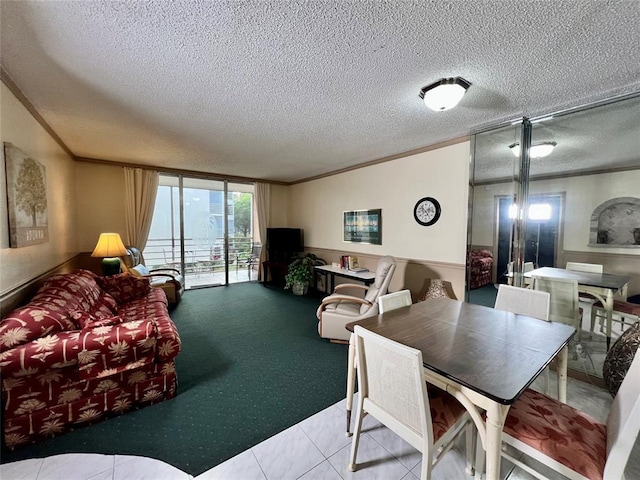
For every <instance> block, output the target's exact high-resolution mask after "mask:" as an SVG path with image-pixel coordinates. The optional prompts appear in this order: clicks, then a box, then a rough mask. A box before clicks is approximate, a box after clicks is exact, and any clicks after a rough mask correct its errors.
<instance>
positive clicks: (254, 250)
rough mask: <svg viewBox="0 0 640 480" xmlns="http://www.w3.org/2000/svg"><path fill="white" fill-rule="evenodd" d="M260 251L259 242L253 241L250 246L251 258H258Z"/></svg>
mask: <svg viewBox="0 0 640 480" xmlns="http://www.w3.org/2000/svg"><path fill="white" fill-rule="evenodd" d="M261 252H262V245H261V244H259V243H254V244H253V246H252V247H251V256H252V257H253V258H260V253H261Z"/></svg>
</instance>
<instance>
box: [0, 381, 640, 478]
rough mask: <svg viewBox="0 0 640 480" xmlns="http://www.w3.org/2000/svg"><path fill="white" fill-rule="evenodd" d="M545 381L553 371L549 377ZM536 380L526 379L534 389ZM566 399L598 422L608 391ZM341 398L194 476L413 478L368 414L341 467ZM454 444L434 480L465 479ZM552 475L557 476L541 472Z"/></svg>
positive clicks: (159, 465)
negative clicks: (353, 459) (351, 463)
mask: <svg viewBox="0 0 640 480" xmlns="http://www.w3.org/2000/svg"><path fill="white" fill-rule="evenodd" d="M552 379H553V374H552ZM541 384H542V383H541V381H540V382H538V381H537V382H536V384H534V387H535V388H539V386H541ZM567 396H568V400H569V403H570V404H572V405H573V406H575V407H577V408H579V409H581V410H583V411H585V412H587V413H589V414H590V415H592V416H594V417H595V418H597V419H599V420H601V421H604V420H605V419H606V413H607V412H608V410H609V406H610V405H611V397H610V395H609V394H608V393H607V392H605V391H603V390H602V389H600V388H598V387H595V386H593V385H590V384H587V383H583V382H579V381H577V380H574V379H571V378H570V379H569V385H568V394H567ZM344 405H345V402H344V400H342V401H340V402H338V403H336V404H335V405H332V406H330V407H328V408H326V409H325V410H323V411H321V412H319V413H317V414H316V415H313V416H312V417H309V418H307V419H306V420H303V421H302V422H300V423H299V424H297V425H294V426H292V427H290V428H288V429H287V430H284V431H283V432H280V433H279V434H277V435H275V436H273V437H271V438H269V439H267V440H265V441H264V442H262V443H260V444H258V445H256V446H254V447H252V448H250V449H249V450H246V451H244V452H242V453H241V454H239V455H237V456H235V457H233V458H231V459H229V460H227V461H226V462H224V463H221V464H220V465H218V466H216V467H214V468H212V469H211V470H208V471H207V472H204V473H203V474H201V475H199V476H197V477H195V478H196V479H197V480H287V479H300V480H342V479H358V478H359V479H366V480H377V479H380V480H394V479H397V480H400V479H402V480H415V479H417V478H419V475H420V466H421V459H420V455H419V454H418V452H417V451H416V450H414V449H413V448H412V447H411V446H409V445H408V444H407V443H405V442H404V441H402V440H401V439H399V438H398V437H397V436H396V435H394V434H393V433H392V432H390V431H389V430H388V429H387V428H385V427H383V426H382V425H380V424H379V423H378V422H377V421H376V420H375V419H373V418H372V417H370V416H369V417H367V418H366V419H365V422H364V426H365V433H364V434H363V436H362V437H361V442H360V448H359V452H358V464H359V466H360V467H359V470H358V471H357V472H355V473H352V472H350V471H348V469H347V463H348V457H349V448H350V445H351V439H350V438H348V437H346V436H345V431H344V428H345V407H344ZM464 468H465V458H464V455H463V453H462V449H461V448H454V449H452V450H451V451H449V452H448V453H447V454H446V455H445V456H444V457H443V459H442V461H441V462H440V463H439V464H438V465H437V466H436V468H435V469H434V471H433V475H432V478H433V479H434V480H440V479H442V480H452V479H468V478H470V477H468V476H467V475H466V474H465V473H464ZM549 477H550V478H552V479H560V478H564V477H561V476H560V475H557V474H554V473H553V472H551V473H549ZM0 478H2V480H57V479H60V480H62V479H64V480H107V479H110V480H128V479H136V480H142V479H152V480H164V479H167V480H173V479H176V480H181V479H185V480H186V479H191V478H193V477H192V476H191V475H188V474H187V473H184V472H182V471H180V470H178V469H176V468H174V467H172V466H171V465H168V464H166V463H163V462H161V461H159V460H153V459H150V458H144V457H131V456H125V455H98V454H68V455H58V456H55V457H49V458H45V459H31V460H23V461H20V462H15V463H9V464H4V465H1V466H0ZM502 478H503V479H508V480H530V479H531V478H533V477H531V476H529V475H528V474H526V473H525V472H523V471H522V470H520V469H518V468H514V467H513V466H512V465H511V464H509V463H508V462H507V461H503V462H502ZM626 478H627V479H628V480H633V479H636V480H637V479H640V442H638V441H636V445H635V447H634V450H633V451H632V452H631V458H630V460H629V464H628V465H627V470H626Z"/></svg>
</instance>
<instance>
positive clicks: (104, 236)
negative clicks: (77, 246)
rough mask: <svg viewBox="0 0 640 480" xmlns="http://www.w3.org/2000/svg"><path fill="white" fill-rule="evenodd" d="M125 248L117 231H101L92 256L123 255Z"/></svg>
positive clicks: (125, 253) (125, 251)
mask: <svg viewBox="0 0 640 480" xmlns="http://www.w3.org/2000/svg"><path fill="white" fill-rule="evenodd" d="M125 255H127V249H126V248H124V244H123V243H122V239H121V238H120V234H119V233H101V234H100V238H99V239H98V244H97V245H96V248H94V249H93V253H92V254H91V256H92V257H103V258H105V257H124V256H125Z"/></svg>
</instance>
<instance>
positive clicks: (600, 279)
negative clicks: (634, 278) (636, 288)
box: [524, 267, 631, 290]
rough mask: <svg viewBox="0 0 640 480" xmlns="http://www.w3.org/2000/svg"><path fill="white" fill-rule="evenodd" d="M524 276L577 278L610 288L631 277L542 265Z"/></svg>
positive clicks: (621, 284) (586, 284)
mask: <svg viewBox="0 0 640 480" xmlns="http://www.w3.org/2000/svg"><path fill="white" fill-rule="evenodd" d="M524 276H525V277H547V278H560V279H567V280H577V281H578V284H580V285H584V286H588V287H600V288H610V289H612V290H618V289H620V288H622V287H624V286H625V285H626V284H627V283H629V281H630V280H631V277H629V276H627V275H612V274H610V273H591V272H578V271H574V270H565V269H564V268H554V267H542V268H537V269H535V270H531V271H530V272H527V273H525V275H524Z"/></svg>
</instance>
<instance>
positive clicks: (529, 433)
mask: <svg viewBox="0 0 640 480" xmlns="http://www.w3.org/2000/svg"><path fill="white" fill-rule="evenodd" d="M639 432H640V355H638V351H636V354H635V358H634V360H633V362H632V363H631V366H630V368H629V371H628V372H627V375H626V377H625V378H624V380H623V382H622V385H620V389H619V390H618V393H617V394H616V396H615V398H614V399H613V403H612V405H611V410H610V411H609V415H608V416H607V421H606V423H601V422H599V421H598V420H596V419H594V418H592V417H590V416H589V415H587V414H586V413H583V412H581V411H579V410H577V409H575V408H573V407H571V406H569V405H567V404H564V403H562V402H559V401H557V400H554V399H553V398H550V397H547V396H546V395H543V394H541V393H538V392H536V391H534V390H526V391H525V392H524V393H523V394H522V396H521V397H520V398H519V399H518V400H517V401H516V402H515V403H514V404H513V405H512V406H511V408H510V409H509V414H508V415H507V418H506V420H505V422H504V429H503V433H502V441H503V443H504V444H506V445H509V446H511V447H512V448H514V449H516V450H518V451H520V452H522V453H524V454H525V455H526V456H529V457H531V458H533V459H535V460H537V461H538V462H540V464H542V465H543V466H544V467H547V468H551V469H553V470H555V471H556V472H559V473H561V474H562V475H564V476H565V477H567V478H570V479H572V480H585V479H601V480H602V479H604V480H612V479H622V478H624V470H625V467H626V465H627V462H628V461H629V455H630V454H631V450H632V449H633V446H634V444H635V441H636V439H637V438H638V433H639ZM502 456H503V457H504V458H507V459H508V460H509V461H510V462H511V463H513V464H515V465H517V466H518V467H520V468H521V469H523V470H524V471H526V472H527V473H529V474H531V475H533V476H534V477H536V478H541V479H544V478H548V477H547V476H546V475H545V474H543V473H542V472H540V471H538V470H536V469H535V467H536V466H537V465H539V464H537V463H532V462H526V463H525V461H524V460H523V459H521V458H520V455H518V456H517V457H516V456H515V455H511V454H510V453H509V451H508V449H503V450H502ZM476 469H477V470H478V471H480V472H482V471H483V470H484V462H483V459H482V457H480V458H478V461H477V462H476ZM545 473H546V472H545Z"/></svg>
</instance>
